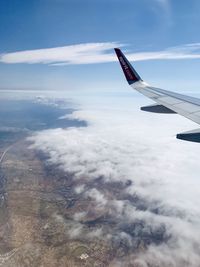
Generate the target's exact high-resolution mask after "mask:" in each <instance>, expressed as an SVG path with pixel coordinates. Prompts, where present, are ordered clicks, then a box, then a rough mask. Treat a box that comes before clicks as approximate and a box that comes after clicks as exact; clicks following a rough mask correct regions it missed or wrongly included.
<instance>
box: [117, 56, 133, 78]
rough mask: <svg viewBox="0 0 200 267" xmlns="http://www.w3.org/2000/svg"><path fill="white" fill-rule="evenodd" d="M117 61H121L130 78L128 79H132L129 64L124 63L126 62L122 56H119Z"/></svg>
mask: <svg viewBox="0 0 200 267" xmlns="http://www.w3.org/2000/svg"><path fill="white" fill-rule="evenodd" d="M119 61H120V62H121V64H122V66H123V68H124V70H125V72H126V74H127V76H128V77H129V78H130V80H132V79H134V77H133V75H132V74H131V71H130V70H129V66H128V65H127V64H126V62H125V61H124V59H123V57H122V56H120V57H119Z"/></svg>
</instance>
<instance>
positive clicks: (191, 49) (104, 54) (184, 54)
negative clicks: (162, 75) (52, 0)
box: [0, 42, 200, 65]
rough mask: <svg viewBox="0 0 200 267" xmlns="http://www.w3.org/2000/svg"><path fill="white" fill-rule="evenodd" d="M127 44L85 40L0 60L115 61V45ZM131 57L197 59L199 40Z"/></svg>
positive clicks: (133, 54) (17, 61)
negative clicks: (87, 41)
mask: <svg viewBox="0 0 200 267" xmlns="http://www.w3.org/2000/svg"><path fill="white" fill-rule="evenodd" d="M115 47H125V45H124V44H120V43H117V42H106V43H86V44H76V45H69V46H63V47H55V48H44V49H36V50H25V51H18V52H10V53H4V54H1V55H0V62H2V63H7V64H14V63H28V64H36V63H41V64H50V65H70V64H75V65H77V64H94V63H107V62H113V61H116V60H117V59H116V56H115V55H114V52H113V48H115ZM126 54H127V56H128V58H129V59H130V60H135V61H141V60H161V59H197V58H200V43H193V44H185V45H180V46H176V47H169V48H167V49H164V50H161V51H141V52H137V53H130V52H128V53H126Z"/></svg>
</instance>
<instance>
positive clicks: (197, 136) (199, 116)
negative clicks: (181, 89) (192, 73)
mask: <svg viewBox="0 0 200 267" xmlns="http://www.w3.org/2000/svg"><path fill="white" fill-rule="evenodd" d="M115 52H116V54H117V57H118V59H119V62H120V65H121V67H122V70H123V72H124V75H125V77H126V80H127V82H128V83H129V85H130V86H131V87H132V88H133V89H135V90H137V91H138V92H139V93H141V94H143V95H145V96H147V97H148V98H150V99H152V100H153V101H154V102H156V104H154V105H150V106H146V107H142V108H141V110H144V111H148V112H155V113H169V114H170V113H177V114H179V115H182V116H184V117H186V118H187V119H190V120H192V121H194V122H196V123H198V124H200V99H198V98H195V97H190V96H186V95H182V94H178V93H174V92H171V91H167V90H163V89H160V88H155V87H152V86H150V85H148V84H147V83H146V82H144V81H143V80H142V79H141V78H140V76H139V75H138V73H137V72H136V71H135V69H134V68H133V66H132V65H131V64H130V62H129V61H128V60H127V58H126V57H125V56H124V54H123V53H122V52H121V50H120V49H119V48H115ZM176 137H177V138H178V139H183V140H187V141H192V142H198V143H199V142H200V129H197V130H193V131H189V132H185V133H181V134H177V136H176Z"/></svg>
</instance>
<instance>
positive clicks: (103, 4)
mask: <svg viewBox="0 0 200 267" xmlns="http://www.w3.org/2000/svg"><path fill="white" fill-rule="evenodd" d="M199 12H200V2H199V1H198V0H191V1H186V0H183V1H180V0H174V1H172V0H137V1H136V0H107V1H106V0H84V1H82V0H73V1H72V0H33V1H26V0H21V1H20V0H2V1H1V2H0V36H1V43H0V53H1V56H0V61H1V63H0V88H2V89H3V88H5V89H7V88H8V89H10V88H11V89H12V88H19V89H21V88H22V89H55V90H58V89H65V90H68V89H76V90H77V89H83V88H93V89H95V88H96V89H97V88H99V89H100V88H104V89H106V90H107V89H111V90H113V89H114V88H116V89H119V90H120V89H121V88H123V86H124V87H125V84H124V80H123V76H122V73H121V70H120V69H119V65H118V64H116V62H113V60H111V61H108V60H107V59H106V60H105V61H103V63H100V62H99V60H96V61H95V63H91V62H89V63H87V62H84V64H82V63H81V62H76V63H75V64H74V61H72V62H71V63H70V64H67V65H66V64H63V62H65V60H63V62H62V61H61V60H60V57H59V61H58V60H57V58H56V60H55V61H52V59H51V62H50V64H49V62H47V61H48V60H49V59H48V60H47V61H44V58H41V59H39V60H38V59H37V60H35V59H34V60H35V61H34V62H32V61H31V62H30V61H27V60H26V61H24V59H23V56H24V55H23V54H19V55H17V63H15V62H16V58H14V59H13V55H11V60H10V61H9V60H8V59H7V58H4V56H5V54H6V55H7V54H9V53H12V52H17V51H27V50H28V51H29V50H31V51H30V52H29V54H28V57H30V55H31V56H32V55H33V53H32V50H38V49H43V50H41V51H40V52H41V53H40V56H41V57H44V55H45V53H46V52H48V51H47V49H48V48H58V49H57V50H56V51H54V52H55V57H56V56H57V55H58V53H60V52H59V51H60V47H66V49H68V46H70V45H74V46H75V49H76V45H78V44H82V45H84V44H96V43H103V44H104V45H103V47H104V48H105V46H108V45H110V44H112V43H114V44H113V46H115V43H116V45H119V46H123V47H122V49H123V50H124V51H126V52H127V53H128V54H130V58H131V59H134V58H135V57H136V58H137V55H136V56H135V53H144V55H143V54H142V56H143V60H142V61H140V60H138V61H136V62H135V63H134V65H135V67H136V68H137V70H138V71H139V73H140V75H141V76H142V77H143V78H144V79H146V80H147V81H148V82H152V83H153V84H154V85H158V86H161V87H164V88H166V89H171V90H184V91H197V90H198V85H199V84H200V78H199V69H200V59H199V54H200V52H199V51H200V45H199V44H198V43H199V42H200V40H199V39H200V38H199V24H200V17H199ZM187 44H196V46H195V49H192V51H191V49H189V51H186V52H185V50H186V49H184V53H186V54H189V55H191V54H192V55H193V54H195V55H197V58H196V57H194V58H189V59H188V58H187V59H182V57H181V59H174V58H173V57H174V55H176V53H177V52H178V53H179V51H182V49H183V47H184V45H187ZM197 44H198V45H197ZM93 46H94V45H93ZM93 46H92V47H93ZM173 47H177V48H176V49H175V52H173V57H172V58H173V59H169V60H165V59H163V58H162V56H161V58H160V59H158V60H155V59H152V60H146V54H145V53H146V52H151V53H152V52H156V53H159V55H160V51H166V49H167V50H170V51H173V50H174V48H173ZM187 49H188V47H187ZM67 51H68V50H66V51H64V52H63V56H64V57H65V55H66V54H65V53H66V52H67ZM73 51H74V50H73ZM89 52H90V48H89V49H88V51H87V54H86V55H89ZM50 53H51V51H50ZM102 53H103V55H104V54H106V55H107V54H109V55H111V54H113V50H112V45H111V48H109V49H108V50H103V51H101V54H102ZM72 54H73V52H72ZM48 55H49V54H48ZM48 55H47V56H48ZM113 55H114V54H113ZM15 56H16V55H14V57H15ZM76 56H77V55H76V54H75V55H74V57H76ZM89 56H90V55H89ZM91 56H94V55H93V54H92V55H91ZM134 56H135V57H134ZM61 57H62V54H61ZM77 57H79V55H78V56H77ZM19 58H20V60H19ZM78 59H79V58H78ZM57 62H58V63H60V62H61V63H62V64H59V66H55V65H54V63H57ZM30 63H34V64H30ZM52 63H53V64H52ZM85 63H87V64H85ZM183 77H184V79H183ZM185 77H186V78H185Z"/></svg>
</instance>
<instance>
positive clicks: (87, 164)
mask: <svg viewBox="0 0 200 267" xmlns="http://www.w3.org/2000/svg"><path fill="white" fill-rule="evenodd" d="M113 100H114V99H111V103H112V104H111V103H110V108H107V109H106V108H105V106H104V104H103V103H104V100H103V99H102V101H100V100H99V99H98V101H97V102H96V103H94V99H93V100H92V102H93V105H94V106H93V108H92V107H91V106H90V107H88V106H87V107H84V108H83V109H82V110H79V111H75V112H74V113H73V114H72V115H70V116H69V115H67V117H68V118H69V117H70V118H72V119H79V120H86V121H87V122H88V123H89V125H88V127H83V128H69V129H65V130H64V129H56V130H48V131H43V132H40V133H38V134H36V135H35V136H33V137H32V138H31V139H30V140H31V141H32V142H33V143H34V144H33V147H34V148H36V149H40V150H42V151H44V152H45V153H47V154H48V155H49V162H50V163H51V164H55V165H56V166H58V167H59V168H61V169H62V170H65V171H66V172H68V173H71V174H72V175H73V177H74V178H73V179H74V180H75V181H76V183H77V186H76V187H75V188H74V191H75V193H76V194H77V195H78V196H79V198H82V199H83V200H90V201H91V203H93V204H91V205H87V206H86V207H85V208H84V210H82V211H81V212H79V213H77V214H74V220H75V221H76V222H77V227H76V224H74V226H73V227H74V229H73V231H72V232H73V233H74V234H73V236H72V237H73V238H75V237H76V233H77V232H78V236H79V237H81V238H91V237H94V236H95V237H96V238H99V239H102V240H106V242H108V244H112V245H113V244H114V246H115V247H116V249H117V248H118V247H121V249H122V247H124V246H125V247H126V248H127V250H128V253H125V254H123V256H122V257H121V258H118V259H116V260H114V262H113V263H112V264H111V265H110V266H130V265H128V264H133V266H182V267H183V266H193V267H197V266H199V262H200V256H199V255H200V241H199V235H200V227H199V225H200V211H199V208H198V207H199V205H200V202H199V194H200V189H199V188H200V181H199V175H198V174H199V171H200V169H199V162H198V157H197V155H198V151H199V147H198V145H197V144H193V143H188V142H182V141H179V140H176V139H175V137H174V135H175V134H176V132H177V131H180V129H183V128H187V127H188V128H189V127H193V126H194V124H193V123H190V122H188V121H186V120H185V119H181V118H180V117H178V118H177V116H176V115H174V116H168V115H166V116H165V115H164V116H162V115H158V116H157V115H155V114H148V113H147V114H146V113H139V112H137V111H136V110H134V109H133V107H132V106H134V104H132V103H131V104H130V105H129V103H130V102H129V100H127V102H126V101H124V103H126V106H120V108H119V105H118V104H119V103H118V101H117V102H116V103H114V101H113ZM120 102H121V103H123V101H122V100H121V101H120ZM97 103H98V104H97ZM115 104H116V105H115ZM136 106H137V104H136ZM94 107H95V108H94ZM169 123H170V125H169ZM95 212H96V213H97V214H98V216H100V217H103V218H104V220H105V218H106V220H107V221H110V223H111V227H109V224H108V223H107V224H105V225H104V224H103V223H101V226H100V227H99V228H98V229H95V230H94V231H91V229H90V232H89V233H87V231H85V230H84V229H85V223H84V220H86V217H87V216H89V214H91V213H92V214H94V213H95ZM99 224H100V223H99ZM122 244H123V246H122ZM138 248H140V249H139V252H138Z"/></svg>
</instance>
